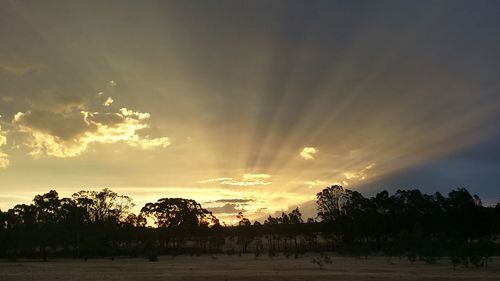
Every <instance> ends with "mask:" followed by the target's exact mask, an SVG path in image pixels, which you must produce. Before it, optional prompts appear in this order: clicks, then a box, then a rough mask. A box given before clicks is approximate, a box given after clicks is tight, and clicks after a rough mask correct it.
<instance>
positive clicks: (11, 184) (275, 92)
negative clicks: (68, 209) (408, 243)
mask: <svg viewBox="0 0 500 281" xmlns="http://www.w3.org/2000/svg"><path fill="white" fill-rule="evenodd" d="M498 14H500V3H499V2H498V1H493V0H491V1H484V0H479V1H455V0H453V1H149V0H147V1H131V0H123V1H8V0H0V115H1V117H0V208H1V209H2V210H5V209H8V208H11V207H13V206H14V205H15V204H17V203H28V202H30V200H32V198H33V197H34V196H35V195H36V194H41V193H44V192H47V191H49V190H51V189H55V190H57V191H58V192H59V193H60V195H61V196H71V194H72V193H74V192H77V191H79V190H82V189H85V190H100V189H102V188H105V187H108V188H110V189H112V190H114V191H116V192H118V193H120V194H125V195H129V196H131V197H132V198H133V199H134V202H135V203H136V210H139V209H140V207H142V206H143V205H144V204H145V203H147V202H154V201H156V200H157V199H159V198H163V197H184V198H192V199H195V200H197V201H198V202H199V203H201V204H202V205H203V206H204V207H207V208H209V209H211V210H212V211H213V212H214V213H215V214H216V215H217V216H218V217H220V218H221V219H222V220H224V221H227V222H231V221H234V217H235V214H236V213H237V212H238V211H243V212H244V213H245V214H246V215H247V216H248V217H250V218H253V219H259V218H264V217H266V216H267V215H268V214H275V212H280V211H282V210H289V209H290V208H294V207H295V206H300V207H302V208H303V209H304V213H305V216H314V212H315V210H314V198H315V195H316V193H317V192H319V191H320V190H321V189H323V188H324V187H326V186H329V185H333V184H340V185H343V186H344V187H345V188H349V189H353V190H358V191H360V192H362V193H363V194H366V195H367V196H369V195H374V194H375V193H376V192H378V191H381V190H383V189H387V190H389V191H391V192H394V191H395V190H397V189H408V188H419V189H421V190H422V191H424V192H427V193H434V192H437V191H439V192H442V193H447V192H449V191H450V190H451V189H453V188H458V187H466V188H468V189H469V190H470V191H471V192H472V193H476V194H478V195H479V196H481V198H483V201H485V202H487V203H491V204H494V203H496V202H498V200H499V198H500V189H499V188H500V172H499V171H500V126H499V125H498V120H500V79H499V78H500V77H499V73H500V56H499V54H500V36H499V34H500V17H498Z"/></svg>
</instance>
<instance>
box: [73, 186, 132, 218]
mask: <svg viewBox="0 0 500 281" xmlns="http://www.w3.org/2000/svg"><path fill="white" fill-rule="evenodd" d="M73 200H74V201H75V203H76V205H77V206H78V207H80V208H83V209H84V210H85V211H86V213H87V219H88V220H89V221H90V222H115V223H117V222H119V221H120V220H123V219H125V218H126V217H127V215H128V213H129V212H130V211H131V209H132V208H133V207H134V203H132V199H131V198H130V197H128V196H125V195H119V194H117V193H116V192H113V191H111V190H109V189H107V188H105V189H103V190H102V191H99V192H97V191H86V190H82V191H79V192H77V193H75V194H73Z"/></svg>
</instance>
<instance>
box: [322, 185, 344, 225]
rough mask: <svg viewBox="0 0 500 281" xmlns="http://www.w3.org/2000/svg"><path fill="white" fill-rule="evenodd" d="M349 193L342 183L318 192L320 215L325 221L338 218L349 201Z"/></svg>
mask: <svg viewBox="0 0 500 281" xmlns="http://www.w3.org/2000/svg"><path fill="white" fill-rule="evenodd" d="M348 198H349V196H348V193H347V192H346V191H345V190H344V189H343V188H342V186H340V185H332V186H330V187H327V188H325V189H323V190H322V191H321V192H319V193H318V194H316V204H317V205H318V206H317V208H318V217H319V218H321V219H322V220H323V221H325V222H332V221H335V220H337V219H338V218H339V217H340V216H341V215H342V213H343V207H344V206H345V205H346V203H347V201H348Z"/></svg>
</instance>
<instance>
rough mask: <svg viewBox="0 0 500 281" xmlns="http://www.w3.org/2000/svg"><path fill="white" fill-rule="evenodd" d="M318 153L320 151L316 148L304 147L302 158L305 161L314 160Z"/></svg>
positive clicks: (301, 153)
mask: <svg viewBox="0 0 500 281" xmlns="http://www.w3.org/2000/svg"><path fill="white" fill-rule="evenodd" d="M318 151H319V150H318V149H317V148H315V147H304V149H302V151H301V152H300V156H301V157H302V158H304V159H305V160H312V159H314V155H315V154H316V153H318Z"/></svg>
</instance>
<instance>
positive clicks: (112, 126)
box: [12, 100, 170, 158]
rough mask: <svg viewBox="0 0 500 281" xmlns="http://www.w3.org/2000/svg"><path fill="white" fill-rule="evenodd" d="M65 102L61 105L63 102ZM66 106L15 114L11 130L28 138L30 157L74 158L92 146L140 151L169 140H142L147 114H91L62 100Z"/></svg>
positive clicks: (127, 110) (164, 138) (123, 109)
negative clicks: (113, 145) (115, 145)
mask: <svg viewBox="0 0 500 281" xmlns="http://www.w3.org/2000/svg"><path fill="white" fill-rule="evenodd" d="M64 101H65V102H64ZM62 104H65V105H66V106H55V107H52V108H51V109H32V110H28V111H26V112H18V113H17V114H16V115H15V116H14V119H13V121H12V124H13V125H14V128H15V129H16V130H17V131H19V132H22V133H25V134H27V135H28V140H27V141H26V143H25V144H26V145H27V146H28V147H29V148H30V149H31V152H30V155H32V156H34V157H41V156H55V157H62V158H64V157H74V156H78V155H80V154H81V153H83V152H84V151H86V150H87V148H88V146H89V145H91V144H95V143H97V144H98V143H100V144H110V143H118V142H123V143H126V144H128V145H130V146H134V147H139V148H142V149H151V148H156V147H167V146H169V145H170V141H169V138H167V137H160V138H151V137H149V136H142V135H141V134H140V131H141V130H143V129H146V128H148V127H149V124H147V122H146V121H147V119H149V118H150V114H149V113H144V112H139V111H132V110H129V109H127V108H122V109H120V111H119V112H107V113H99V112H91V111H88V110H85V109H82V108H85V107H86V106H87V105H86V104H84V105H82V106H76V104H80V103H75V102H71V100H63V103H62Z"/></svg>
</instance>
